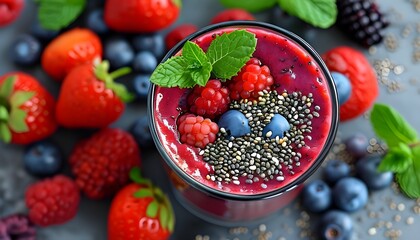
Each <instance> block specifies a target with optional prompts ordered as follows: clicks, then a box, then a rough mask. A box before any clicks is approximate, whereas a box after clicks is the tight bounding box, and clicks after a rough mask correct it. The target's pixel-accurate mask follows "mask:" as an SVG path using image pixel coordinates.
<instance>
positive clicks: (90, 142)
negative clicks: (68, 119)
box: [69, 128, 141, 199]
mask: <svg viewBox="0 0 420 240" xmlns="http://www.w3.org/2000/svg"><path fill="white" fill-rule="evenodd" d="M140 160H141V159H140V150H139V148H138V146H137V143H136V141H135V140H134V138H133V137H132V136H131V135H130V134H129V133H128V132H125V131H123V130H121V129H111V128H104V129H102V130H101V131H99V132H97V133H95V134H94V135H93V136H91V137H90V138H88V139H86V140H84V141H81V142H79V143H78V144H77V145H76V147H75V148H74V149H73V151H72V153H71V155H70V159H69V162H70V166H71V169H72V172H73V174H74V176H75V177H76V183H77V185H78V186H79V188H80V190H81V191H82V192H83V193H84V194H85V195H86V196H87V197H88V198H91V199H103V198H106V197H110V196H112V195H113V194H115V193H116V192H117V191H118V190H120V189H121V188H122V187H124V186H125V185H126V184H127V183H128V181H129V172H130V169H131V168H133V167H136V166H139V165H140ZM104 174H106V177H104Z"/></svg>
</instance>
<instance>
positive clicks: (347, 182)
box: [333, 177, 368, 212]
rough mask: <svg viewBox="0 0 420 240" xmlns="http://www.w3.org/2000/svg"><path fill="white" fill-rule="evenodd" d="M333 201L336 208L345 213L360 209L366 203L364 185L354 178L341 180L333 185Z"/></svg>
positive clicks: (366, 197)
mask: <svg viewBox="0 0 420 240" xmlns="http://www.w3.org/2000/svg"><path fill="white" fill-rule="evenodd" d="M333 200H334V204H335V206H336V207H338V208H339V209H341V210H344V211H346V212H355V211H357V210H359V209H362V208H363V207H364V206H365V205H366V203H367V201H368V190H367V187H366V184H365V183H364V182H362V181H361V180H359V179H357V178H354V177H346V178H342V179H341V180H339V181H338V182H337V183H336V184H335V185H334V188H333Z"/></svg>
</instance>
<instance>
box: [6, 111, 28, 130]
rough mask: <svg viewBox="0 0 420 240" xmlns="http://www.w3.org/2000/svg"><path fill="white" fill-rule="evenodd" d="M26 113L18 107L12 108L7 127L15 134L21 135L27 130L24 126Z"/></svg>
mask: <svg viewBox="0 0 420 240" xmlns="http://www.w3.org/2000/svg"><path fill="white" fill-rule="evenodd" d="M27 115H28V113H27V112H26V111H24V110H22V109H20V108H18V107H15V108H12V110H11V111H10V117H9V121H8V124H9V127H10V129H12V130H13V131H14V132H16V133H23V132H27V131H28V130H29V128H28V125H27V124H26V116H27Z"/></svg>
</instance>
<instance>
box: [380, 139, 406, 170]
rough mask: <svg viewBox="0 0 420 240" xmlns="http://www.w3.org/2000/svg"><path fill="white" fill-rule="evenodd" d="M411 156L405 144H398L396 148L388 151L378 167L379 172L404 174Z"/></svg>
mask: <svg viewBox="0 0 420 240" xmlns="http://www.w3.org/2000/svg"><path fill="white" fill-rule="evenodd" d="M412 159H413V154H412V152H411V149H410V147H409V146H408V145H407V144H404V143H399V144H398V146H397V147H393V148H391V149H389V151H388V153H387V154H386V155H385V157H384V158H383V159H382V161H381V163H380V164H379V166H378V170H379V171H381V172H386V171H392V172H395V173H399V172H404V171H405V170H407V168H408V167H409V166H410V164H411V162H412Z"/></svg>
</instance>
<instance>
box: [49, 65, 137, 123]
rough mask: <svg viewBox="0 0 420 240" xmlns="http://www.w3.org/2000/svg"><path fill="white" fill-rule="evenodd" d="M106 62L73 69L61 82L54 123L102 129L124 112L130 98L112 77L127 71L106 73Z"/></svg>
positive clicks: (127, 69) (120, 70)
mask: <svg viewBox="0 0 420 240" xmlns="http://www.w3.org/2000/svg"><path fill="white" fill-rule="evenodd" d="M108 69H109V63H108V62H107V61H104V62H102V63H100V64H98V65H93V64H92V63H86V64H83V65H80V66H77V67H76V68H74V69H73V70H72V71H71V72H70V73H69V74H68V75H67V77H66V78H65V79H64V81H63V84H62V86H61V91H60V95H59V97H58V101H57V108H56V118H57V122H58V123H59V124H60V125H62V126H64V127H68V128H103V127H106V126H108V125H110V124H111V123H113V122H114V121H115V120H117V119H118V118H119V117H120V115H121V114H122V113H123V112H124V109H125V105H124V102H126V101H130V100H132V99H133V96H132V95H131V94H130V93H128V92H127V90H126V88H125V87H124V86H123V85H121V84H118V83H115V82H114V80H113V79H114V78H116V77H119V76H122V75H124V74H127V73H128V72H129V71H130V70H129V68H121V69H119V70H116V71H115V72H113V73H110V74H109V73H108Z"/></svg>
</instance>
